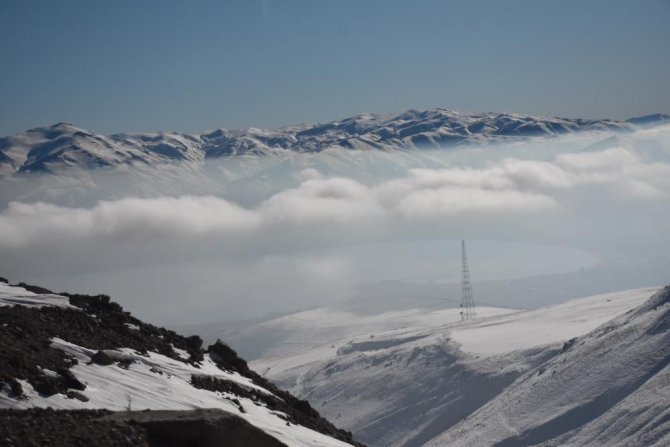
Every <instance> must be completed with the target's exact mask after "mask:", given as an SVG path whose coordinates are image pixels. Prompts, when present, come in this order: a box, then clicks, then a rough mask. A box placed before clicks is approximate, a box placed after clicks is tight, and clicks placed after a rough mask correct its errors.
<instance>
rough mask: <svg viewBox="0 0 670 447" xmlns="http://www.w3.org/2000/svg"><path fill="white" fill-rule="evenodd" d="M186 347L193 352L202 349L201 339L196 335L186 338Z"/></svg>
mask: <svg viewBox="0 0 670 447" xmlns="http://www.w3.org/2000/svg"><path fill="white" fill-rule="evenodd" d="M186 345H187V346H188V347H189V348H191V349H193V350H194V351H198V350H200V349H201V348H202V338H200V337H199V336H197V335H191V336H190V337H186Z"/></svg>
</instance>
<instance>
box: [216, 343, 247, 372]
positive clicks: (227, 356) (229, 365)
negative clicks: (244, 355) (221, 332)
mask: <svg viewBox="0 0 670 447" xmlns="http://www.w3.org/2000/svg"><path fill="white" fill-rule="evenodd" d="M207 351H208V352H209V353H210V354H214V355H213V356H212V360H214V361H215V362H216V363H217V364H218V365H219V366H223V367H224V368H226V369H231V370H233V371H237V372H239V373H240V374H242V375H245V374H246V373H248V372H249V366H248V365H247V362H246V361H244V359H241V358H240V357H239V356H238V355H237V352H235V350H234V349H233V348H231V347H230V346H228V345H227V344H226V343H224V342H223V341H221V340H216V343H214V344H213V345H210V346H209V347H208V348H207Z"/></svg>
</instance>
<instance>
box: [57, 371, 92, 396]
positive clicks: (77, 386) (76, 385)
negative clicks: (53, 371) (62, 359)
mask: <svg viewBox="0 0 670 447" xmlns="http://www.w3.org/2000/svg"><path fill="white" fill-rule="evenodd" d="M57 372H58V374H59V375H60V376H61V377H62V378H63V382H64V384H65V387H66V388H71V389H74V390H79V391H84V390H85V389H86V385H85V384H83V383H82V382H81V381H80V380H79V379H77V378H76V377H75V375H74V374H73V373H72V371H70V370H69V369H65V368H61V369H59V370H58V371H57Z"/></svg>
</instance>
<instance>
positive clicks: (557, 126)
mask: <svg viewBox="0 0 670 447" xmlns="http://www.w3.org/2000/svg"><path fill="white" fill-rule="evenodd" d="M648 122H649V121H648V120H646V121H644V120H643V121H641V123H644V124H645V125H646V124H647V123H648ZM653 122H654V124H658V123H663V122H667V120H666V119H665V118H663V117H661V118H659V119H658V120H656V121H653ZM637 127H638V126H636V125H635V124H633V122H621V121H613V120H583V119H566V118H555V117H544V116H527V115H519V114H509V113H480V114H472V113H463V112H456V111H452V110H446V109H434V110H426V111H418V110H410V111H407V112H405V113H401V114H397V115H381V114H370V113H366V114H361V115H357V116H354V117H351V118H347V119H343V120H339V121H333V122H330V123H325V124H313V125H299V126H291V127H285V128H281V129H276V130H265V129H256V128H248V129H245V130H227V129H217V130H215V131H211V132H206V133H197V134H181V133H176V132H159V133H132V134H118V135H111V136H105V135H98V134H94V133H92V132H89V131H86V130H84V129H80V128H78V127H76V126H73V125H71V124H65V123H59V124H56V125H53V126H50V127H41V128H35V129H31V130H28V131H27V132H24V133H21V134H18V135H14V136H9V137H5V138H0V176H7V175H13V174H15V173H31V172H32V173H35V172H38V173H45V172H46V173H57V172H60V171H63V170H65V169H68V168H77V169H82V170H88V169H92V168H113V167H119V166H135V165H138V164H148V165H157V164H164V163H171V162H176V161H180V162H195V163H199V162H202V161H203V160H204V159H205V158H221V157H237V156H241V155H260V154H277V153H283V152H287V151H288V152H301V153H305V152H308V153H309V152H321V151H323V150H326V149H329V148H344V149H357V150H370V149H373V150H379V149H389V148H394V149H420V148H440V147H444V146H453V145H459V144H468V143H485V142H502V141H510V140H514V139H518V138H520V137H532V136H555V135H561V134H566V133H573V132H581V131H627V130H632V129H636V128H637Z"/></svg>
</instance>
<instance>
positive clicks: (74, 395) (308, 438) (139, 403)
mask: <svg viewBox="0 0 670 447" xmlns="http://www.w3.org/2000/svg"><path fill="white" fill-rule="evenodd" d="M94 298H95V297H94ZM86 299H87V298H86V297H84V298H79V300H80V301H81V300H86ZM69 301H70V300H69V298H68V297H65V296H59V295H54V294H39V293H32V292H29V291H27V290H26V289H24V288H22V287H15V286H9V285H7V284H4V283H2V284H0V306H2V307H0V309H4V313H2V315H1V318H2V320H3V321H4V322H3V325H2V330H3V331H8V332H7V334H4V332H3V343H4V344H6V345H8V346H9V348H8V346H4V349H12V348H11V347H12V346H16V345H17V343H19V346H20V343H21V340H25V338H24V337H25V336H26V335H25V334H26V332H27V330H26V329H22V326H21V323H22V322H23V321H25V320H23V318H28V319H29V320H31V321H32V322H33V323H34V324H37V326H33V327H35V328H37V329H40V330H41V329H43V328H42V327H40V324H43V325H44V328H46V330H50V329H49V328H50V326H49V325H50V324H51V323H50V322H52V321H53V317H54V315H53V313H55V315H56V316H55V319H56V321H58V320H59V319H62V321H63V324H68V325H70V326H72V327H85V326H92V327H93V326H95V325H96V324H99V325H102V327H104V328H106V329H108V328H109V327H110V326H109V325H105V322H104V321H102V320H104V319H116V320H119V319H120V320H121V321H117V322H116V323H114V324H115V325H116V326H115V327H117V328H118V329H116V330H117V331H119V332H121V334H120V335H119V336H120V337H134V336H135V335H134V334H137V336H138V337H140V339H142V338H149V337H151V336H152V335H149V333H148V332H147V330H152V329H151V328H149V327H148V326H147V325H145V324H143V323H141V322H139V321H137V320H133V319H130V320H129V321H131V322H132V323H131V322H125V323H123V321H124V319H128V315H126V314H124V313H116V312H114V311H113V312H110V313H106V312H105V311H104V306H101V307H100V309H99V310H98V312H97V313H96V314H94V313H90V312H88V313H87V314H85V315H84V308H79V307H76V306H74V305H72V304H71V303H70V302H69ZM107 302H108V301H107ZM75 304H76V303H75ZM112 304H113V303H112ZM23 309H26V310H25V311H24V310H23ZM50 309H51V310H50ZM112 309H113V310H114V306H112ZM118 309H120V307H119V308H118ZM12 310H13V311H14V312H13V313H12ZM47 311H49V312H51V313H45V314H41V312H47ZM26 312H32V313H28V314H26ZM73 313H74V314H73ZM73 316H74V317H76V318H73ZM36 320H40V321H44V323H40V322H37V323H35V321H36ZM135 323H137V324H135ZM68 330H71V328H70V329H68ZM68 330H66V329H65V328H63V330H62V332H63V333H68ZM83 330H84V331H85V330H88V329H83ZM56 332H59V333H60V332H61V331H60V330H58V329H56ZM153 332H154V333H155V328H154V329H153ZM29 336H30V335H29ZM39 336H42V333H41V332H40V331H37V333H36V334H35V337H39ZM165 336H170V337H172V338H173V339H174V340H178V341H179V340H180V341H184V340H187V343H188V340H189V339H183V338H180V337H179V336H177V335H176V334H174V333H170V332H168V331H163V332H162V335H160V336H159V338H161V339H163V338H164V337H165ZM5 337H6V338H5ZM17 340H18V341H17ZM49 343H50V348H47V349H46V350H45V353H44V354H43V355H42V357H41V358H42V359H43V361H44V362H45V363H41V364H36V365H31V361H32V360H31V359H32V358H33V357H30V355H26V356H25V357H24V358H23V359H22V360H19V362H21V363H20V365H21V366H20V367H19V369H18V371H19V372H18V373H15V374H16V377H15V378H13V377H11V373H12V371H17V370H16V369H12V367H11V364H16V363H17V360H16V358H17V357H16V356H12V355H11V354H5V352H7V351H1V352H2V353H3V355H8V358H4V359H3V358H0V361H2V362H8V363H9V364H10V366H9V369H7V365H5V366H4V367H3V368H2V369H3V371H0V408H14V409H23V408H32V407H51V408H54V409H96V408H105V409H110V410H115V411H120V410H128V408H129V407H130V409H132V410H134V411H137V410H146V409H150V410H189V409H198V408H219V409H222V410H225V411H227V412H230V413H233V414H237V415H238V416H240V417H241V418H243V419H245V420H247V421H248V422H249V423H251V424H252V425H254V426H256V427H258V428H260V429H261V430H263V431H264V432H266V433H268V434H270V435H271V436H273V437H274V438H276V439H277V440H279V441H281V442H283V443H285V444H286V445H289V446H323V447H331V446H332V447H335V446H345V445H350V444H348V443H346V442H343V441H340V440H337V439H335V438H333V437H330V436H328V435H326V434H323V433H321V432H319V431H315V430H314V429H311V428H307V427H305V426H303V425H300V424H298V423H292V422H290V421H291V420H292V417H291V415H290V414H287V413H284V412H283V409H284V408H288V407H282V406H281V404H280V405H278V406H277V403H280V402H281V403H283V404H287V405H292V404H291V403H290V402H288V401H287V400H286V399H287V396H288V395H286V394H276V392H277V391H276V390H270V389H267V388H265V387H263V386H261V384H259V383H258V381H257V380H256V379H254V377H253V376H245V375H243V374H242V373H240V372H238V371H234V370H232V369H226V368H224V367H223V366H222V365H225V364H227V363H226V361H228V360H226V359H225V358H224V357H225V356H231V355H233V357H232V358H231V359H230V361H232V362H233V363H231V365H236V364H237V365H239V364H240V360H239V359H235V358H234V353H233V354H231V353H230V352H229V351H227V350H225V349H224V350H223V351H220V350H219V351H216V350H210V352H208V353H205V354H204V356H202V358H201V359H200V360H198V359H194V358H193V351H192V350H190V351H189V352H187V351H186V350H184V349H181V348H177V347H175V346H174V345H170V346H171V347H172V349H171V351H172V355H170V356H168V355H165V354H162V353H159V352H153V351H151V350H148V351H146V352H142V351H140V350H138V349H131V348H122V347H119V348H116V349H104V350H98V349H90V348H87V347H84V346H81V345H78V344H76V343H72V342H69V341H67V340H64V339H61V338H59V337H56V336H54V337H51V338H50V339H49ZM89 344H95V341H94V340H91V341H90V343H89ZM26 346H30V345H29V344H28V345H26ZM210 348H211V347H210ZM27 349H28V348H27ZM40 349H44V347H41V348H40ZM100 352H102V353H104V355H105V356H107V358H109V359H110V361H109V363H108V364H105V363H103V362H100V361H98V360H94V359H95V358H96V355H101V354H99V353H100ZM231 352H232V351H231ZM63 355H64V357H61V356H63ZM221 356H224V357H221ZM61 358H62V359H64V360H61ZM63 361H64V362H65V364H66V365H70V367H69V368H67V371H65V372H64V371H63V368H56V370H55V371H54V370H53V369H49V368H48V367H47V366H46V365H47V363H48V362H55V364H57V363H58V362H60V364H62V363H63ZM26 368H27V369H26ZM34 368H37V375H35V373H33V372H31V374H30V377H28V378H25V377H21V373H20V371H24V372H25V371H31V369H34ZM238 369H239V368H238ZM243 370H244V367H242V369H241V370H240V371H243ZM8 374H9V377H8ZM43 379H44V380H43ZM50 379H51V380H54V381H55V383H57V384H60V383H62V381H63V380H64V379H65V380H66V385H67V387H66V388H70V389H69V390H67V389H66V390H63V391H62V392H57V391H60V390H58V389H56V390H54V391H53V392H52V391H48V392H45V390H49V388H48V386H47V387H45V386H44V383H48V381H49V380H50ZM202 383H204V384H210V385H211V386H209V387H208V386H203V385H198V384H202ZM17 384H18V385H17ZM33 384H38V385H39V387H38V388H39V391H38V390H37V389H36V388H35V387H34V386H33ZM82 384H83V385H82ZM38 385H35V386H38ZM216 387H219V388H220V389H216ZM17 389H20V390H21V392H20V393H19V395H18V396H17V393H16V390H17ZM73 389H74V390H76V391H73ZM65 391H67V392H65ZM282 393H283V392H282ZM300 405H303V404H300ZM309 411H310V410H307V412H308V413H309ZM312 416H313V415H312ZM312 416H310V417H312ZM319 424H320V423H319Z"/></svg>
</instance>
